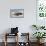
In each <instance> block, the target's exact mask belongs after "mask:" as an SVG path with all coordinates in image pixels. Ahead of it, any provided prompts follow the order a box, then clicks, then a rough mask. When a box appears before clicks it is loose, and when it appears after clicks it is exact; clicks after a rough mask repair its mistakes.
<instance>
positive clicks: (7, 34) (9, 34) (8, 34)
mask: <svg viewBox="0 0 46 46" xmlns="http://www.w3.org/2000/svg"><path fill="white" fill-rule="evenodd" d="M7 36H9V37H10V36H17V42H16V43H17V44H16V45H15V46H18V33H15V34H11V33H6V34H5V46H7V38H8V37H7Z"/></svg>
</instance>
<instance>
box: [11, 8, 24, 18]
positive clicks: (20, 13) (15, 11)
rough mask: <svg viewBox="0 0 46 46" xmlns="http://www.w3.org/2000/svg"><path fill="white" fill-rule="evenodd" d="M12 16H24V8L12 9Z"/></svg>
mask: <svg viewBox="0 0 46 46" xmlns="http://www.w3.org/2000/svg"><path fill="white" fill-rule="evenodd" d="M10 17H11V18H24V9H10Z"/></svg>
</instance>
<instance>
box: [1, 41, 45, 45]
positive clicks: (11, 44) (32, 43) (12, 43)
mask: <svg viewBox="0 0 46 46" xmlns="http://www.w3.org/2000/svg"><path fill="white" fill-rule="evenodd" d="M0 46H4V43H1V42H0ZM7 46H15V43H12V42H11V43H8V45H7ZM24 46H25V45H24ZM30 46H37V43H33V42H32V43H30ZM41 46H46V43H44V44H43V45H41Z"/></svg>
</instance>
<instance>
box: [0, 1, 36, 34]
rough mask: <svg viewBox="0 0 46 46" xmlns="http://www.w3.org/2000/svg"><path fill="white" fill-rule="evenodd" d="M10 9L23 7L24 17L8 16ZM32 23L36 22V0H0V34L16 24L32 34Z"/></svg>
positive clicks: (21, 29) (21, 30) (23, 30)
mask: <svg viewBox="0 0 46 46" xmlns="http://www.w3.org/2000/svg"><path fill="white" fill-rule="evenodd" d="M10 9H24V18H10ZM32 24H36V0H0V34H2V33H4V32H8V31H7V29H8V28H11V27H16V26H18V27H19V31H20V32H30V34H32V29H31V27H30V26H31V25H32Z"/></svg>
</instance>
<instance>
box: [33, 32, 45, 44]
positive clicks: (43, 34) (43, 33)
mask: <svg viewBox="0 0 46 46" xmlns="http://www.w3.org/2000/svg"><path fill="white" fill-rule="evenodd" d="M45 34H46V33H45V32H35V33H34V34H33V35H34V36H35V37H36V38H37V41H38V43H41V42H40V40H41V39H42V38H45V37H44V36H46V35H45Z"/></svg>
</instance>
